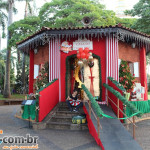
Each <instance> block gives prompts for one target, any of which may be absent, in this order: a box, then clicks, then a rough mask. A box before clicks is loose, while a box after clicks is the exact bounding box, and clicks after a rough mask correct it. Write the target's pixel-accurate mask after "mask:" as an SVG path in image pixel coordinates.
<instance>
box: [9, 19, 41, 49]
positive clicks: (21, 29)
mask: <svg viewBox="0 0 150 150" xmlns="http://www.w3.org/2000/svg"><path fill="white" fill-rule="evenodd" d="M39 23H40V19H39V17H36V16H32V17H26V18H25V19H23V20H20V21H16V22H14V23H13V24H11V25H10V26H9V28H8V30H9V31H10V33H11V39H10V46H11V47H16V43H17V42H20V41H22V40H23V39H25V38H26V37H28V36H30V35H32V34H33V33H35V32H36V31H37V30H39V29H40V27H39Z"/></svg>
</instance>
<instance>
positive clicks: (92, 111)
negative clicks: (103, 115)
mask: <svg viewBox="0 0 150 150" xmlns="http://www.w3.org/2000/svg"><path fill="white" fill-rule="evenodd" d="M86 103H88V106H89V117H90V119H91V115H92V114H93V116H94V118H95V119H96V120H97V134H98V138H99V139H100V128H101V129H102V126H101V124H100V118H99V117H98V116H97V115H96V114H95V112H94V110H93V108H92V105H91V101H90V100H89V101H88V102H86Z"/></svg>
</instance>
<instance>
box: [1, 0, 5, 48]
mask: <svg viewBox="0 0 150 150" xmlns="http://www.w3.org/2000/svg"><path fill="white" fill-rule="evenodd" d="M2 9H5V10H6V9H7V3H6V2H2V0H0V29H2V33H1V32H0V50H1V38H2V37H4V31H5V27H6V20H7V15H6V14H5V13H4V12H3V11H2ZM1 34H2V35H3V36H2V35H1Z"/></svg>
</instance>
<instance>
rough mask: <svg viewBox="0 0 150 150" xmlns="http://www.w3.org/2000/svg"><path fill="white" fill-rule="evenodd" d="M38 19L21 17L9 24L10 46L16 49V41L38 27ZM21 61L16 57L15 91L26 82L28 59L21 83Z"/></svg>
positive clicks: (33, 31)
mask: <svg viewBox="0 0 150 150" xmlns="http://www.w3.org/2000/svg"><path fill="white" fill-rule="evenodd" d="M39 23H40V19H39V18H38V17H35V16H30V17H26V18H25V19H22V20H20V21H17V22H14V23H13V24H12V25H11V26H9V31H10V32H11V34H12V36H11V39H10V46H11V47H13V48H14V49H16V43H17V42H19V41H22V40H23V39H24V38H26V37H28V36H30V35H32V34H33V33H35V32H36V30H38V29H40V27H39ZM17 52H18V51H17ZM21 60H22V61H23V58H22V57H21ZM22 61H20V60H19V59H17V62H16V64H17V65H16V66H17V76H16V82H17V85H16V91H19V90H18V89H19V88H20V87H21V86H22V87H23V89H25V86H26V85H27V84H26V83H28V74H27V72H28V69H27V67H28V64H29V60H28V58H27V59H26V62H27V63H26V67H25V71H26V74H25V76H24V77H25V78H24V80H25V82H24V83H22V81H23V80H22V73H21V72H22Z"/></svg>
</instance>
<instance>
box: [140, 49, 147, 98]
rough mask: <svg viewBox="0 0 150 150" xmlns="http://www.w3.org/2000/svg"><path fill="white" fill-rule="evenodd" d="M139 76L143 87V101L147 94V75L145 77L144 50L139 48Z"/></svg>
mask: <svg viewBox="0 0 150 150" xmlns="http://www.w3.org/2000/svg"><path fill="white" fill-rule="evenodd" d="M140 70H141V72H140V75H141V85H142V86H143V87H145V94H144V100H148V93H147V75H146V50H145V48H144V47H143V48H141V50H140Z"/></svg>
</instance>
